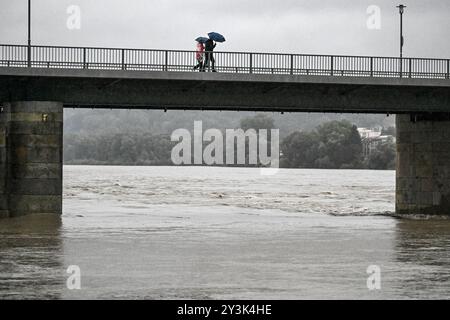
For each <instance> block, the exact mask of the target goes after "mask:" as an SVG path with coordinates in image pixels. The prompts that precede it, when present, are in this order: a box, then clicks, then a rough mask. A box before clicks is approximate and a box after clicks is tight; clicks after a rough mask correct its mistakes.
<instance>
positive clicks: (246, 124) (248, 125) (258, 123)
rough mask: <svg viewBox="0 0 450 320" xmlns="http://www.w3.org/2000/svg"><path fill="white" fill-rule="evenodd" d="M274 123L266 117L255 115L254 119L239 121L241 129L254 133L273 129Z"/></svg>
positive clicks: (247, 118) (248, 118)
mask: <svg viewBox="0 0 450 320" xmlns="http://www.w3.org/2000/svg"><path fill="white" fill-rule="evenodd" d="M274 128H275V121H274V120H273V119H272V118H271V117H270V116H268V115H265V114H257V115H256V116H254V117H246V118H244V119H242V120H241V129H243V130H244V131H247V130H248V129H255V130H256V132H258V130H260V129H267V130H270V129H274Z"/></svg>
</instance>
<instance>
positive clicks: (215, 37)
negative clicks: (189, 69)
mask: <svg viewBox="0 0 450 320" xmlns="http://www.w3.org/2000/svg"><path fill="white" fill-rule="evenodd" d="M208 36H209V39H208V41H206V43H205V51H206V60H205V65H204V68H205V67H206V66H207V67H208V70H210V64H212V72H216V67H215V65H216V60H215V59H214V55H213V51H214V48H215V47H216V43H214V41H216V42H225V37H224V36H222V35H221V34H220V33H217V32H210V33H208Z"/></svg>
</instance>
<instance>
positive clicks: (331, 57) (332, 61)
mask: <svg viewBox="0 0 450 320" xmlns="http://www.w3.org/2000/svg"><path fill="white" fill-rule="evenodd" d="M330 59H331V63H330V65H331V66H330V68H331V72H330V74H331V75H333V74H334V57H333V56H330Z"/></svg>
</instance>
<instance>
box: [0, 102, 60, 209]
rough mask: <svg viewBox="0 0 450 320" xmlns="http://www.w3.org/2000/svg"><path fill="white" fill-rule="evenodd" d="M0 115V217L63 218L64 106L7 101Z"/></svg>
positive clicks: (48, 103) (49, 103)
mask: <svg viewBox="0 0 450 320" xmlns="http://www.w3.org/2000/svg"><path fill="white" fill-rule="evenodd" d="M0 111H1V113H0V168H1V172H0V217H8V216H9V217H17V216H21V215H28V214H34V213H53V214H61V213H62V150H63V149H62V148H63V146H62V143H63V104H62V103H59V102H45V101H27V102H7V103H3V104H2V110H0Z"/></svg>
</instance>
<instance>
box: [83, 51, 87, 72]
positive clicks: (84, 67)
mask: <svg viewBox="0 0 450 320" xmlns="http://www.w3.org/2000/svg"><path fill="white" fill-rule="evenodd" d="M83 69H87V63H86V48H83Z"/></svg>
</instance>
